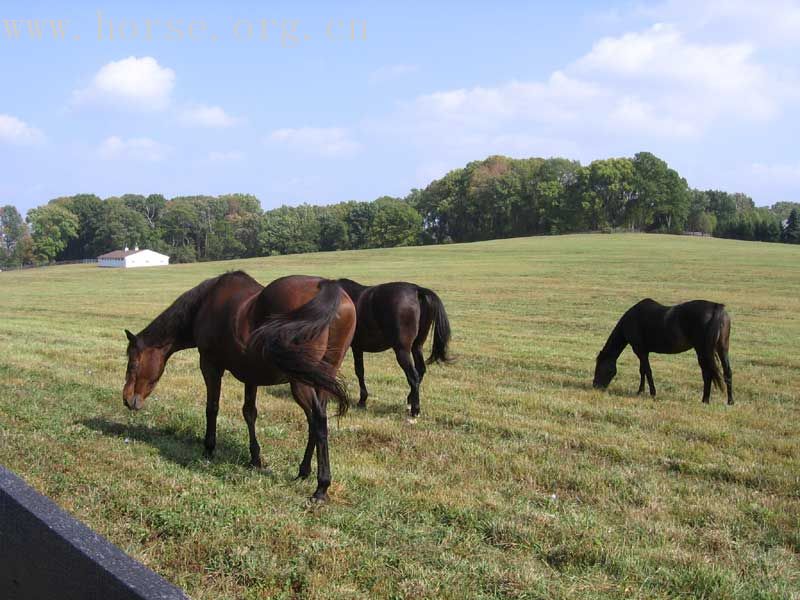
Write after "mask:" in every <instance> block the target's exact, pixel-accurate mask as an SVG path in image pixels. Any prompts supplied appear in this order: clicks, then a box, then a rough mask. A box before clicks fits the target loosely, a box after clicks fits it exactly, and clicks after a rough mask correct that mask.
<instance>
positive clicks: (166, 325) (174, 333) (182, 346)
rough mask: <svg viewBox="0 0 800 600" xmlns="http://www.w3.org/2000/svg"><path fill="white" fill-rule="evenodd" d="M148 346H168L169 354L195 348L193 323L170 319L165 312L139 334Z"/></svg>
mask: <svg viewBox="0 0 800 600" xmlns="http://www.w3.org/2000/svg"><path fill="white" fill-rule="evenodd" d="M138 337H141V338H142V339H143V340H144V342H145V344H146V345H147V346H156V347H159V348H166V350H167V356H170V355H172V354H174V353H175V352H178V351H180V350H186V349H187V348H194V347H195V345H196V344H195V342H194V335H193V334H192V324H191V323H188V324H187V323H182V322H179V321H174V320H171V319H170V315H166V314H165V313H162V314H160V315H159V316H158V317H156V318H155V319H154V320H153V322H152V323H150V325H148V326H147V327H145V328H144V330H143V331H142V332H141V333H140V334H139V336H138Z"/></svg>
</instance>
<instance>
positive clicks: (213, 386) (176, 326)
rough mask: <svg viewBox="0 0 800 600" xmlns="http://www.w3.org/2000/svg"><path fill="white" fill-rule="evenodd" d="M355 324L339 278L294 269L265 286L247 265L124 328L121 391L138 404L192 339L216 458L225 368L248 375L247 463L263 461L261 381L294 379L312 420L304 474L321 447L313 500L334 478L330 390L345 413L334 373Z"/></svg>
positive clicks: (208, 449) (131, 404) (208, 444)
mask: <svg viewBox="0 0 800 600" xmlns="http://www.w3.org/2000/svg"><path fill="white" fill-rule="evenodd" d="M355 328H356V310H355V306H354V304H353V302H352V301H351V300H350V297H349V296H348V295H347V294H346V293H345V292H344V290H343V289H342V287H341V286H340V285H339V284H338V283H336V282H335V281H330V280H326V279H322V278H319V277H307V276H304V275H292V276H289V277H283V278H281V279H276V280H275V281H273V282H272V283H270V284H269V285H268V286H267V287H264V286H262V285H260V284H259V283H258V282H257V281H256V280H255V279H253V278H252V277H250V276H249V275H247V274H246V273H244V272H242V271H236V272H232V273H225V274H224V275H220V276H219V277H215V278H213V279H208V280H206V281H204V282H202V283H201V284H199V285H198V286H196V287H194V288H192V289H190V290H189V291H187V292H184V293H183V294H182V295H181V296H179V297H178V298H177V300H175V302H173V303H172V305H171V306H170V307H169V308H167V309H166V310H165V311H164V312H162V313H161V314H160V315H159V316H158V317H156V318H155V320H154V321H153V322H152V323H150V324H149V325H148V326H147V327H145V328H144V329H143V330H142V331H141V332H139V333H138V334H136V335H134V334H132V333H131V332H130V331H128V330H127V329H126V330H125V334H126V335H127V336H128V342H129V343H128V371H127V378H126V381H125V387H124V388H123V391H122V399H123V402H124V403H125V406H127V407H128V408H130V409H131V410H138V409H140V408H141V407H142V404H143V403H144V400H145V398H147V396H148V395H149V394H150V393H151V392H152V391H153V389H154V388H155V386H156V383H158V380H159V378H160V377H161V375H162V373H163V372H164V366H165V365H166V362H167V360H168V359H169V357H170V356H172V354H173V353H175V352H178V351H179V350H184V349H186V348H195V347H196V348H197V349H198V351H199V353H200V370H201V372H202V373H203V379H204V380H205V384H206V392H207V397H206V435H205V454H206V456H207V457H209V458H210V457H211V456H212V455H213V453H214V448H215V446H216V441H217V413H218V411H219V394H220V388H221V385H222V375H223V374H224V372H225V371H230V372H231V373H232V374H233V376H234V377H236V379H238V380H239V381H241V382H242V383H244V406H243V407H242V414H243V415H244V420H245V422H246V423H247V430H248V433H249V436H250V464H251V465H252V466H254V467H260V466H261V447H260V446H259V445H258V441H257V440H256V429H255V424H256V416H257V414H258V411H257V410H256V393H257V386H260V385H276V384H281V383H286V382H289V383H290V384H291V388H292V395H293V396H294V399H295V401H296V402H297V403H298V404H299V405H300V407H301V408H302V409H303V411H304V412H305V414H306V419H307V420H308V443H307V444H306V451H305V454H304V456H303V460H302V462H301V463H300V472H299V475H298V477H299V478H303V479H304V478H306V477H308V475H309V474H310V472H311V458H312V456H313V454H314V450H315V449H316V452H317V489H316V491H315V492H314V495H313V496H312V500H317V501H325V500H326V499H327V489H328V486H329V485H330V481H331V473H330V464H329V461H328V418H327V412H326V411H327V399H328V396H329V395H330V396H333V397H335V398H336V399H337V401H338V405H339V414H344V413H345V412H346V411H347V407H348V397H347V392H346V391H345V389H344V387H343V386H342V384H341V383H340V382H339V380H338V379H337V378H336V375H337V372H338V370H339V366H340V365H341V364H342V360H343V359H344V355H345V354H346V353H347V347H348V346H349V345H350V341H351V340H352V339H353V333H354V332H355Z"/></svg>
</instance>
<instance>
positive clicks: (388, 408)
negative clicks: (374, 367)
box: [351, 398, 425, 417]
mask: <svg viewBox="0 0 800 600" xmlns="http://www.w3.org/2000/svg"><path fill="white" fill-rule="evenodd" d="M420 407H421V410H425V405H424V404H422V403H420ZM351 408H355V406H353V407H351ZM406 412H407V411H406V402H405V398H403V399H402V400H401V401H398V402H380V403H378V402H372V403H371V402H369V400H367V410H366V413H367V414H369V413H372V414H374V415H377V416H379V417H386V416H389V415H399V416H401V417H403V416H405V414H406Z"/></svg>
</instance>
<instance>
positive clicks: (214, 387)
mask: <svg viewBox="0 0 800 600" xmlns="http://www.w3.org/2000/svg"><path fill="white" fill-rule="evenodd" d="M200 371H201V372H202V373H203V379H204V380H205V382H206V437H205V440H204V446H205V455H206V458H211V457H213V456H214V449H215V448H216V447H217V414H219V393H220V390H221V389H222V375H223V373H224V372H225V371H224V369H220V368H219V367H217V366H216V365H215V364H213V363H212V362H211V361H209V360H207V359H204V358H203V357H202V355H201V356H200Z"/></svg>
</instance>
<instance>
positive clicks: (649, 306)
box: [594, 298, 733, 404]
mask: <svg viewBox="0 0 800 600" xmlns="http://www.w3.org/2000/svg"><path fill="white" fill-rule="evenodd" d="M730 335H731V319H730V317H729V316H728V313H727V312H725V308H724V305H723V304H717V303H715V302H709V301H707V300H692V301H691V302H684V303H683V304H676V305H675V306H664V305H663V304H659V303H658V302H656V301H655V300H651V299H650V298H646V299H645V300H642V301H641V302H637V303H636V304H634V305H633V306H632V307H631V308H629V309H628V310H627V311H626V312H625V314H624V315H622V318H621V319H620V320H619V322H618V323H617V325H616V327H614V330H613V331H612V332H611V335H610V336H609V337H608V341H606V345H605V346H603V349H602V350H601V351H600V354H598V355H597V364H596V366H595V370H594V387H596V388H606V387H608V384H609V383H611V380H612V379H613V378H614V376H615V375H616V374H617V358H618V357H619V355H620V354H622V351H623V350H624V349H625V346H627V345H628V344H630V345H631V348H632V349H633V351H634V353H635V354H636V356H638V357H639V392H638V393H639V394H641V393H642V392H644V380H645V377H646V378H647V383H648V385H649V386H650V395H651V396H655V395H656V386H655V384H654V383H653V371H652V370H651V369H650V359H649V354H650V352H655V353H657V354H678V353H679V352H686V351H687V350H689V349H690V348H694V350H695V352H696V353H697V361H698V362H699V363H700V369H701V370H702V372H703V402H705V403H708V401H709V398H710V397H711V383H712V382H713V383H714V384H715V385H716V386H717V387H718V388H719V389H720V390H721V389H722V375H721V374H720V372H719V365H718V364H717V358H719V361H720V362H721V363H722V370H723V372H724V375H725V385H726V387H727V389H728V404H733V373H732V371H731V364H730V361H729V360H728V348H729V346H730Z"/></svg>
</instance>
